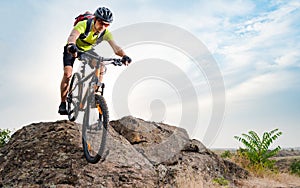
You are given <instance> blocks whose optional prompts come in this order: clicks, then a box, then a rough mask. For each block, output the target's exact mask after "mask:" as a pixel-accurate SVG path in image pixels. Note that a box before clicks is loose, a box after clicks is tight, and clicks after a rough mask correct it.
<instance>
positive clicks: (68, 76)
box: [64, 72, 72, 82]
mask: <svg viewBox="0 0 300 188" xmlns="http://www.w3.org/2000/svg"><path fill="white" fill-rule="evenodd" d="M71 76H72V73H69V72H64V80H66V82H68V81H70V79H71Z"/></svg>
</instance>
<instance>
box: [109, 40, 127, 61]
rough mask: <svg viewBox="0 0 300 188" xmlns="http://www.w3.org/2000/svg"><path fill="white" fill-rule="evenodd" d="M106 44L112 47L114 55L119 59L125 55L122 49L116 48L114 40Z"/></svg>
mask: <svg viewBox="0 0 300 188" xmlns="http://www.w3.org/2000/svg"><path fill="white" fill-rule="evenodd" d="M108 43H109V45H110V46H111V47H112V49H113V50H114V52H115V54H116V55H118V56H120V57H123V56H124V55H126V54H125V52H124V51H123V49H122V48H121V47H120V46H118V45H117V44H116V42H115V41H114V40H109V41H108Z"/></svg>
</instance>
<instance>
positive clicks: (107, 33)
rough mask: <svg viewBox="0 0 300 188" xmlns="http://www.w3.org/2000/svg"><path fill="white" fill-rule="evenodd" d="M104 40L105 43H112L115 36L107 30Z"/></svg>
mask: <svg viewBox="0 0 300 188" xmlns="http://www.w3.org/2000/svg"><path fill="white" fill-rule="evenodd" d="M103 40H105V41H111V40H113V36H112V34H111V32H110V31H109V30H107V29H106V31H105V33H104V35H103Z"/></svg>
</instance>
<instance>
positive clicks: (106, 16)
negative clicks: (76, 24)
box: [94, 7, 113, 23]
mask: <svg viewBox="0 0 300 188" xmlns="http://www.w3.org/2000/svg"><path fill="white" fill-rule="evenodd" d="M94 15H95V17H96V18H100V19H101V20H103V21H105V22H108V23H111V22H112V21H113V14H112V12H111V11H110V10H109V9H108V8H106V7H99V8H98V9H97V10H96V12H95V13H94Z"/></svg>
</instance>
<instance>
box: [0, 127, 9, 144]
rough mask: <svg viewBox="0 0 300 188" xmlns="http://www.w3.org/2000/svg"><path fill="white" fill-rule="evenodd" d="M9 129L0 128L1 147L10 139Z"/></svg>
mask: <svg viewBox="0 0 300 188" xmlns="http://www.w3.org/2000/svg"><path fill="white" fill-rule="evenodd" d="M10 133H11V131H10V130H8V129H3V130H2V129H0V147H3V146H4V144H6V143H7V142H8V141H9V139H10Z"/></svg>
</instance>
